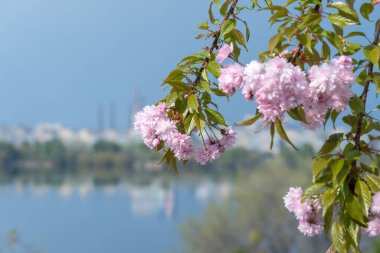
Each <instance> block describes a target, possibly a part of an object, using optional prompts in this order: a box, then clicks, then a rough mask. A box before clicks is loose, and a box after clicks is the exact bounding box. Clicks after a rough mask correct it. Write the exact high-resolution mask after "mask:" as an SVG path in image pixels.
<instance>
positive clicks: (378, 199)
mask: <svg viewBox="0 0 380 253" xmlns="http://www.w3.org/2000/svg"><path fill="white" fill-rule="evenodd" d="M369 213H370V220H369V222H368V224H367V225H368V227H367V228H366V229H364V231H365V232H366V233H367V234H368V236H370V237H374V236H379V235H380V192H378V193H376V194H375V195H374V196H373V200H372V205H371V207H370V209H369Z"/></svg>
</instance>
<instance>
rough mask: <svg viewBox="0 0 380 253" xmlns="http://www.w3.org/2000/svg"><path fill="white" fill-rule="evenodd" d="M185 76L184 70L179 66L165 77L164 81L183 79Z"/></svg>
mask: <svg viewBox="0 0 380 253" xmlns="http://www.w3.org/2000/svg"><path fill="white" fill-rule="evenodd" d="M184 77H185V75H184V74H183V72H182V70H180V69H178V68H177V69H174V70H173V71H172V72H170V73H169V75H168V76H167V77H166V78H165V79H164V83H169V82H170V81H181V80H182V79H183V78H184Z"/></svg>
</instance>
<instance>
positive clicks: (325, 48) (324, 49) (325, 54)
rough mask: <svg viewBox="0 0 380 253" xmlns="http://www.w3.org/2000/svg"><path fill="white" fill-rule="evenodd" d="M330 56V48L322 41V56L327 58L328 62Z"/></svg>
mask: <svg viewBox="0 0 380 253" xmlns="http://www.w3.org/2000/svg"><path fill="white" fill-rule="evenodd" d="M330 54H331V50H330V46H329V45H328V44H327V43H326V42H325V41H322V56H323V58H325V59H326V60H329V59H330Z"/></svg>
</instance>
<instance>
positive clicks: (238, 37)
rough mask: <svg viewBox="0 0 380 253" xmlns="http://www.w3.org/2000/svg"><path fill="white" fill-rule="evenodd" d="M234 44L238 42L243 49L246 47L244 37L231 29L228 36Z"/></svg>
mask: <svg viewBox="0 0 380 253" xmlns="http://www.w3.org/2000/svg"><path fill="white" fill-rule="evenodd" d="M229 35H230V36H231V37H232V38H233V39H234V40H235V41H236V42H238V43H239V44H240V45H242V46H243V47H246V44H247V43H246V41H245V38H244V35H243V34H242V33H241V32H240V31H239V30H236V29H233V30H232V31H231V32H230V34H229Z"/></svg>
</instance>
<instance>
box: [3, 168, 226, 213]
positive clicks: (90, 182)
mask: <svg viewBox="0 0 380 253" xmlns="http://www.w3.org/2000/svg"><path fill="white" fill-rule="evenodd" d="M61 177H62V178H61V179H60V180H58V182H57V181H47V182H44V181H42V182H41V178H39V179H36V178H35V177H28V176H26V177H25V175H22V176H16V177H12V178H8V180H6V181H3V182H2V183H1V184H0V195H4V194H15V195H17V196H18V197H21V198H23V197H27V198H35V199H43V198H50V197H53V198H59V199H62V200H67V201H70V199H75V198H77V197H79V198H81V199H87V198H90V197H91V196H92V195H94V194H95V195H101V196H102V197H104V198H113V197H115V196H123V197H124V198H125V200H126V201H127V202H128V203H130V205H129V206H130V213H131V214H132V215H133V216H135V217H146V216H152V217H159V216H163V217H164V218H165V219H167V220H171V219H173V217H174V216H175V214H176V212H177V210H176V207H177V205H179V201H181V199H180V198H178V197H177V195H178V191H179V190H180V189H181V188H182V187H183V185H186V186H187V187H188V188H189V191H190V193H191V197H192V198H194V200H196V201H197V202H199V203H200V204H207V203H208V202H210V201H220V200H223V199H226V198H228V197H229V195H230V192H231V190H232V183H231V182H229V181H227V180H224V181H215V180H213V179H211V178H206V177H202V178H200V180H198V179H197V180H186V179H185V180H183V179H181V180H180V179H179V178H171V179H167V178H161V177H154V176H153V177H152V178H151V179H148V180H147V181H146V180H145V179H144V180H143V181H142V182H141V183H136V182H135V181H136V177H128V176H125V177H122V178H115V179H113V180H109V179H108V180H107V181H106V182H103V181H101V180H99V178H97V177H95V176H91V175H86V176H85V177H78V176H77V175H61ZM137 177H139V176H137ZM55 179H57V178H55ZM137 181H138V180H137Z"/></svg>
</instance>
